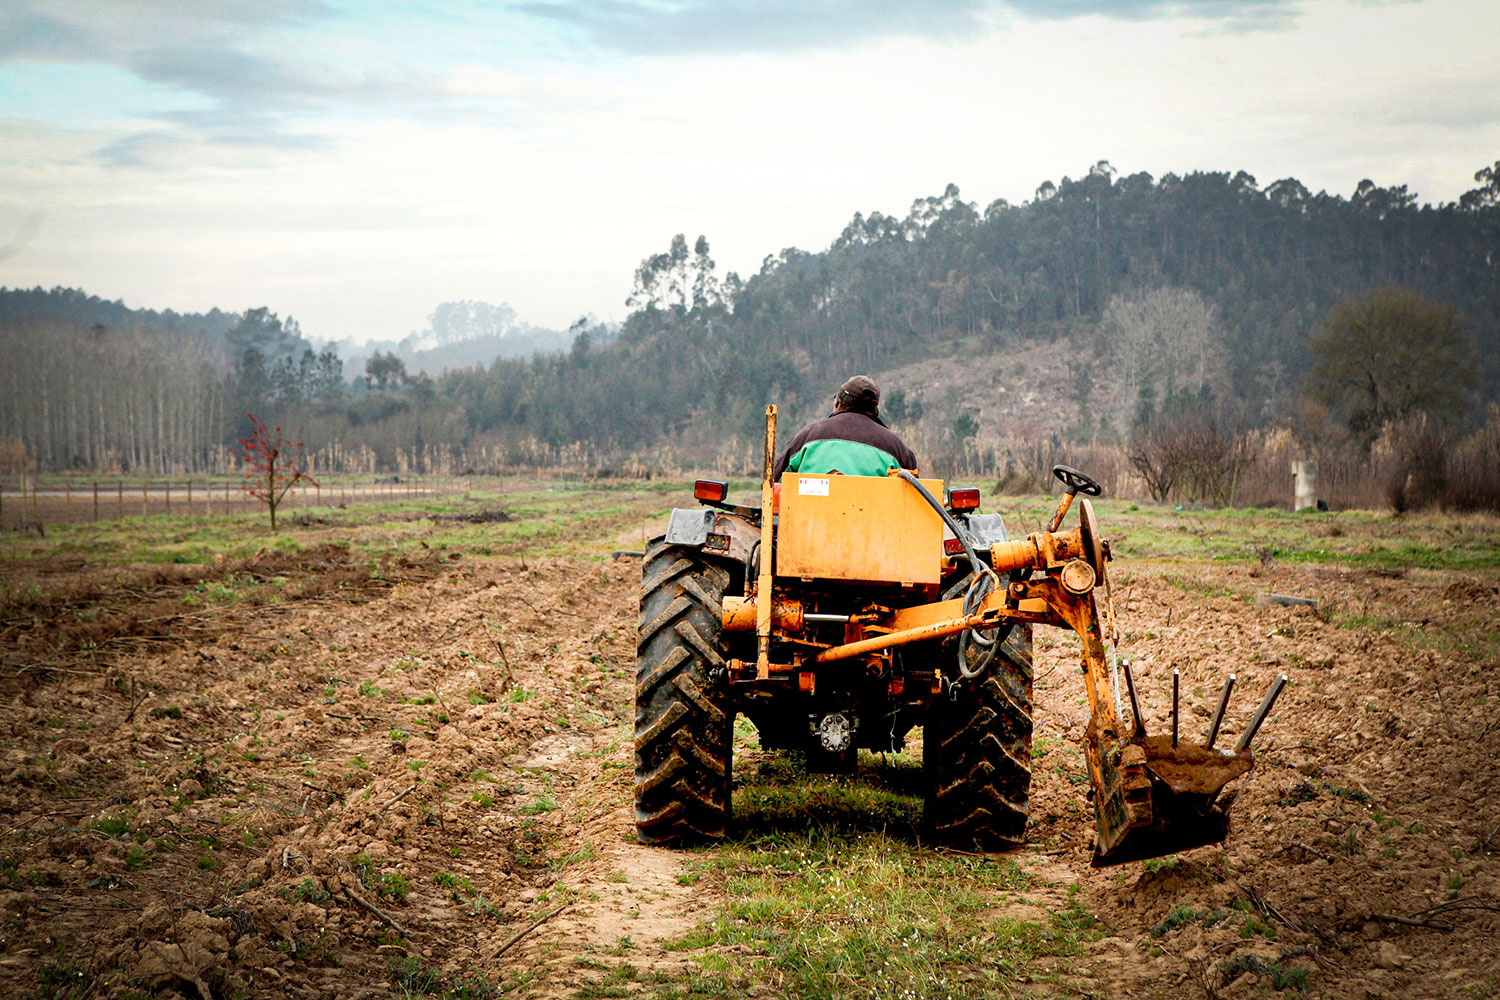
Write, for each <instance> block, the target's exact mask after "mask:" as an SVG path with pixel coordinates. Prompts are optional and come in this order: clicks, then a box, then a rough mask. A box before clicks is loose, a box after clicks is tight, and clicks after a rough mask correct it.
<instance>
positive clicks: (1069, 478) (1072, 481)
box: [1052, 465, 1104, 497]
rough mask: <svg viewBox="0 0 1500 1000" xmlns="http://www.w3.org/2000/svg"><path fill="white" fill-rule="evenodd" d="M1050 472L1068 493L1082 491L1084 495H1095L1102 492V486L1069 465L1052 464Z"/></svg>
mask: <svg viewBox="0 0 1500 1000" xmlns="http://www.w3.org/2000/svg"><path fill="white" fill-rule="evenodd" d="M1052 474H1053V475H1054V476H1056V477H1057V479H1058V481H1059V482H1060V483H1062V484H1063V485H1064V486H1066V487H1067V488H1068V492H1069V493H1082V494H1083V495H1084V496H1086V497H1096V496H1098V495H1099V494H1101V493H1103V492H1104V487H1102V486H1100V485H1099V484H1098V483H1096V482H1094V481H1093V480H1092V479H1090V478H1089V477H1088V476H1085V475H1084V474H1083V473H1081V472H1079V471H1078V470H1077V469H1075V468H1073V467H1072V466H1070V465H1054V466H1053V467H1052Z"/></svg>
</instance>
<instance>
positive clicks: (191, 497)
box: [187, 479, 193, 517]
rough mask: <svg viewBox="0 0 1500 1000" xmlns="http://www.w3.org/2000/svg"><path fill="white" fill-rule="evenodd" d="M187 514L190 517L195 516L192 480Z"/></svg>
mask: <svg viewBox="0 0 1500 1000" xmlns="http://www.w3.org/2000/svg"><path fill="white" fill-rule="evenodd" d="M187 514H188V517H192V516H193V481H192V480H191V479H189V480H188V498H187Z"/></svg>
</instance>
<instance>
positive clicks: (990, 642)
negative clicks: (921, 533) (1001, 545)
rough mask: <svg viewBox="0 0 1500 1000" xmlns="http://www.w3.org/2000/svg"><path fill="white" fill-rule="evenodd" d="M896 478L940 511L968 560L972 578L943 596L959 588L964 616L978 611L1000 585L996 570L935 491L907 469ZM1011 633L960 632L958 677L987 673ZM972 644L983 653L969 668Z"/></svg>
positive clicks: (974, 676)
mask: <svg viewBox="0 0 1500 1000" xmlns="http://www.w3.org/2000/svg"><path fill="white" fill-rule="evenodd" d="M896 475H898V476H900V477H901V478H902V479H904V480H906V481H907V482H908V483H910V484H911V485H912V486H913V487H914V488H915V489H916V491H917V492H918V493H920V494H921V495H922V499H924V500H926V501H927V503H928V504H929V505H931V507H932V509H933V510H935V511H937V512H938V516H939V517H941V518H942V519H943V523H945V524H946V525H948V530H950V531H952V532H953V535H954V537H955V538H957V539H958V540H959V542H960V543H962V544H963V547H964V555H966V556H967V557H968V559H969V566H970V569H971V572H972V577H971V578H970V579H969V580H968V581H963V580H960V581H959V582H958V583H957V584H955V585H954V586H953V587H952V588H951V589H950V590H949V591H948V593H946V594H944V595H943V596H944V597H947V598H950V599H951V598H952V597H954V596H957V591H958V589H959V588H960V587H964V588H965V590H964V604H963V608H964V614H965V615H971V614H973V613H974V612H975V611H976V610H978V608H979V605H980V604H981V603H982V602H983V601H984V599H985V598H986V597H987V596H989V594H990V593H991V592H992V591H994V590H995V588H997V587H999V586H1000V578H999V577H998V576H996V575H995V571H994V570H993V569H991V568H990V567H989V566H986V565H985V564H984V563H983V562H981V561H980V559H979V554H978V553H977V552H975V551H974V546H973V545H972V544H970V542H969V536H968V535H967V534H966V533H965V532H964V530H963V529H962V528H961V527H959V524H958V522H957V521H955V520H954V519H953V515H952V514H950V513H949V512H948V509H947V508H946V507H944V506H943V505H942V504H941V503H939V502H938V499H937V497H935V496H933V495H932V491H931V490H929V489H928V488H927V487H926V486H923V485H922V481H921V480H920V479H918V478H917V477H916V476H914V475H912V474H911V473H910V472H907V471H906V470H905V469H897V470H896ZM1009 633H1010V627H1009V625H1007V626H1006V628H1005V634H1004V635H985V634H983V633H981V632H979V631H978V630H977V629H972V628H971V629H967V630H965V631H963V632H961V633H959V636H958V675H959V676H960V677H962V678H963V679H964V680H966V681H970V680H973V679H974V678H976V677H978V676H979V675H980V674H982V673H984V672H985V670H986V669H988V668H989V665H990V663H991V662H992V661H993V660H994V659H995V654H996V653H997V652H999V649H1000V643H1001V642H1003V641H1004V640H1005V635H1008V634H1009ZM971 644H972V645H974V646H976V647H978V649H979V650H980V652H979V653H978V654H977V658H976V662H975V664H974V665H973V666H972V667H971V666H970V665H969V646H970V645H971Z"/></svg>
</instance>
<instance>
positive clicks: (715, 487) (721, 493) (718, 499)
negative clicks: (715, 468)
mask: <svg viewBox="0 0 1500 1000" xmlns="http://www.w3.org/2000/svg"><path fill="white" fill-rule="evenodd" d="M728 495H729V484H728V483H721V482H719V481H718V480H717V479H700V480H698V481H697V482H695V483H693V499H695V500H703V501H706V502H707V503H723V502H724V498H725V497H726V496H728Z"/></svg>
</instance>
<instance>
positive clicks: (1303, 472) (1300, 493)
mask: <svg viewBox="0 0 1500 1000" xmlns="http://www.w3.org/2000/svg"><path fill="white" fill-rule="evenodd" d="M1317 505H1318V463H1317V462H1293V463H1292V510H1294V511H1297V510H1307V509H1308V508H1309V507H1316V506H1317Z"/></svg>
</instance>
